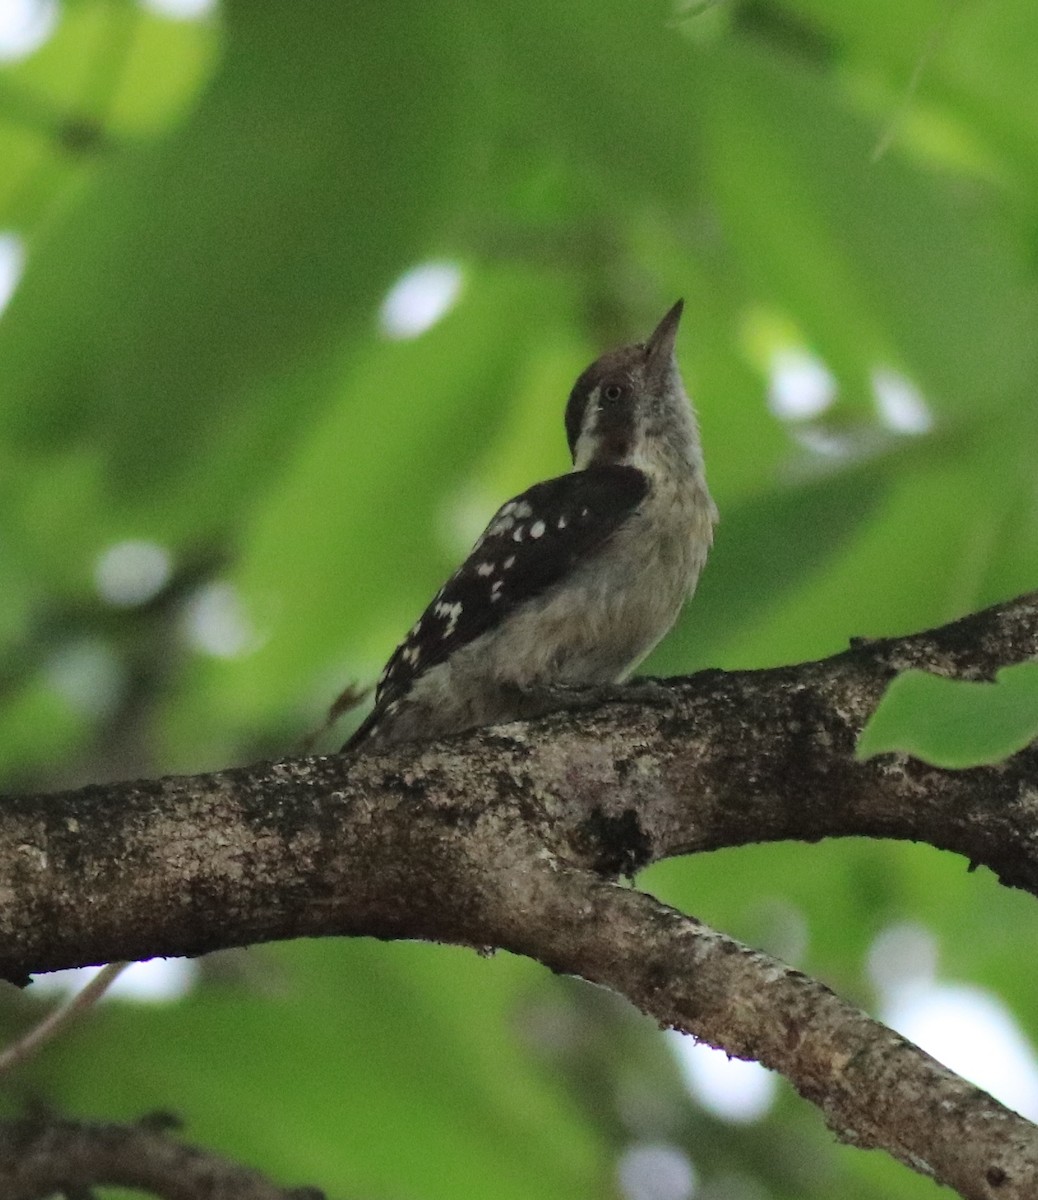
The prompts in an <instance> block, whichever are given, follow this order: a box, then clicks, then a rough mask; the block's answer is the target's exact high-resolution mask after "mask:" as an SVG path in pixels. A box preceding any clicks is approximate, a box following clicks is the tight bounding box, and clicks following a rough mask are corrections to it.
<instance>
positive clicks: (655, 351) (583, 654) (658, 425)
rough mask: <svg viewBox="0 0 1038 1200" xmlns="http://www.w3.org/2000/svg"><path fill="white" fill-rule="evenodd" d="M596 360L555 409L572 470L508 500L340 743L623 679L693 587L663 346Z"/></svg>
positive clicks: (366, 741)
mask: <svg viewBox="0 0 1038 1200" xmlns="http://www.w3.org/2000/svg"><path fill="white" fill-rule="evenodd" d="M681 310H682V301H680V300H679V301H678V303H677V304H675V305H674V307H673V308H672V309H671V310H670V311H669V312H668V313H667V315H666V316H665V317H664V318H663V320H662V321H661V322H660V323H659V325H658V326H657V327H656V329H655V330H654V331H653V333H652V335H651V336H650V337H649V339H648V340H647V341H645V342H638V343H636V344H634V345H631V346H624V347H623V348H622V349H619V350H613V351H610V352H609V353H608V354H603V355H602V357H601V358H599V359H598V360H596V361H595V362H593V363H592V364H591V366H590V367H588V368H587V370H586V371H585V372H584V373H583V374H582V375H581V376H580V378H579V379H578V380H577V382H576V384H575V385H574V387H573V391H572V392H571V393H570V397H569V402H568V404H567V405H566V436H567V439H568V441H569V449H570V454H571V456H572V459H573V470H572V471H571V472H569V473H568V474H566V475H560V476H559V477H558V478H556V479H548V480H545V481H544V482H543V483H537V484H534V486H533V487H531V488H529V489H528V490H527V491H525V492H523V493H522V494H521V495H519V496H516V497H515V499H513V500H509V501H508V503H507V504H504V505H502V507H501V508H499V509H498V511H497V512H496V513H495V515H494V517H493V519H492V520H491V522H490V524H489V525H488V526H487V528H486V530H485V531H484V533H483V535H482V536H481V537H480V539H479V540H478V541H477V542H476V544H475V546H474V547H473V549H472V552H471V554H469V556H468V558H466V560H465V561H464V562H463V563H462V565H461V566H460V567H459V568H458V569H457V571H455V572H454V574H453V575H452V576H451V577H450V579H448V580H447V582H446V583H445V584H444V585H443V587H441V588H440V590H439V591H438V592H437V593H436V595H435V596H434V597H433V600H432V602H431V603H430V604H429V607H428V608H427V609H426V610H425V612H424V613H423V614H422V615H421V617H419V619H418V620H417V621H416V622H415V625H414V627H413V628H412V629H411V632H410V633H409V634H408V635H407V637H406V638H405V639H404V641H403V642H401V643H400V645H399V646H398V647H397V648H396V650H395V651H394V653H393V656H392V657H391V658H390V660H389V662H388V663H387V664H386V667H385V670H384V671H383V672H382V675H381V678H380V679H379V682H378V687H377V690H376V693H375V706H374V709H373V710H372V712H371V714H370V715H369V716H368V717H367V718H366V720H365V721H364V722H363V723H362V724H361V725H360V727H359V728H358V729H357V731H356V732H355V733H354V734H353V736H352V737H351V738H350V739H349V741H348V742H347V743H346V745H345V746H344V747H343V750H354V749H356V748H365V749H367V748H371V749H378V748H380V747H383V746H388V745H393V744H396V743H399V742H407V741H413V740H416V739H426V738H438V737H444V736H446V735H447V734H451V733H458V732H460V731H461V730H464V729H469V728H471V727H473V726H476V725H490V724H496V723H499V722H502V721H509V720H515V719H518V718H520V717H523V716H527V715H533V714H535V713H536V712H538V711H541V712H543V711H545V710H546V709H547V708H550V707H551V704H550V699H551V695H552V692H553V690H554V691H556V692H558V693H560V694H561V693H562V692H564V691H566V690H567V689H573V688H580V687H583V688H586V687H591V686H594V685H603V684H615V683H618V682H619V681H621V680H623V679H625V678H626V677H627V676H628V675H629V674H630V673H631V671H633V670H634V668H635V667H636V666H637V665H638V664H639V663H640V662H641V661H642V659H644V658H645V656H646V655H647V654H648V653H649V651H650V650H652V648H653V647H654V646H655V645H656V643H657V642H658V641H659V640H660V638H662V637H663V635H664V634H665V633H666V632H667V630H668V629H670V627H671V626H672V625H673V624H674V621H675V619H676V618H677V615H678V612H679V611H680V609H681V606H682V604H683V603H684V601H685V599H686V598H687V597H688V596H690V595H691V594H692V592H693V591H694V590H695V586H696V581H697V580H698V578H699V573H700V571H701V570H702V567H703V564H704V562H705V561H706V556H707V551H708V550H709V548H710V543H711V540H712V537H713V527H714V522H715V521H716V519H717V510H716V508H715V507H714V502H713V500H712V499H711V498H710V493H709V491H708V490H707V486H706V476H705V474H704V470H703V452H702V449H701V446H700V441H699V429H698V426H697V425H696V419H695V414H694V413H693V410H692V405H691V403H690V402H689V399H688V396H687V395H686V393H685V389H684V386H683V385H682V382H681V375H680V372H679V370H678V365H677V361H676V359H675V357H674V341H675V338H676V336H677V331H678V323H679V321H680V319H681Z"/></svg>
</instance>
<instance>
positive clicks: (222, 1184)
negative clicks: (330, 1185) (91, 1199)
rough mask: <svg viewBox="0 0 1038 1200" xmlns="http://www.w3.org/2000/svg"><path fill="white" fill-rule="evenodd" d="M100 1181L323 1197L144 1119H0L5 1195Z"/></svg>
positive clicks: (242, 1196)
mask: <svg viewBox="0 0 1038 1200" xmlns="http://www.w3.org/2000/svg"><path fill="white" fill-rule="evenodd" d="M163 1123H164V1122H163ZM104 1184H108V1185H113V1186H122V1187H131V1188H140V1189H142V1190H144V1191H147V1192H149V1193H151V1194H152V1195H154V1196H160V1197H162V1198H163V1200H322V1193H321V1192H319V1191H318V1190H317V1189H315V1188H296V1189H288V1188H279V1187H275V1185H274V1184H272V1183H271V1182H270V1181H269V1180H268V1179H266V1178H265V1177H264V1176H262V1175H260V1174H259V1172H258V1171H252V1170H250V1169H249V1168H247V1167H241V1166H239V1165H238V1164H237V1163H232V1162H229V1161H228V1160H227V1159H224V1158H221V1157H220V1156H219V1155H216V1154H212V1153H210V1152H209V1151H205V1150H200V1149H198V1148H197V1147H195V1146H185V1145H184V1144H183V1143H181V1142H178V1141H176V1140H174V1139H173V1138H171V1137H170V1136H169V1135H168V1134H167V1133H166V1132H165V1131H164V1130H163V1129H161V1128H155V1127H153V1123H152V1122H149V1121H142V1122H140V1123H139V1124H136V1125H115V1124H97V1123H90V1122H86V1121H66V1120H60V1119H58V1118H52V1117H28V1118H25V1119H23V1120H19V1121H0V1195H2V1196H3V1197H4V1200H46V1198H47V1197H50V1196H53V1195H55V1193H58V1192H60V1193H62V1194H64V1193H68V1194H70V1195H71V1194H72V1193H73V1191H81V1190H83V1189H89V1188H91V1187H93V1186H95V1185H104Z"/></svg>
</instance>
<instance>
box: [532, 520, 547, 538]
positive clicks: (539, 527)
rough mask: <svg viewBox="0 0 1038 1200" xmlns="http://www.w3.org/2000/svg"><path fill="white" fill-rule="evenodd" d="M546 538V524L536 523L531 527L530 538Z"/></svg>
mask: <svg viewBox="0 0 1038 1200" xmlns="http://www.w3.org/2000/svg"><path fill="white" fill-rule="evenodd" d="M543 536H544V522H543V521H534V523H533V524H532V525H531V526H530V537H532V538H539V537H543Z"/></svg>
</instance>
